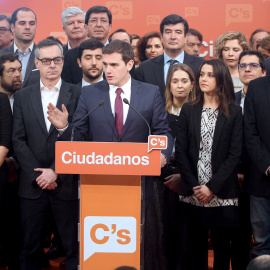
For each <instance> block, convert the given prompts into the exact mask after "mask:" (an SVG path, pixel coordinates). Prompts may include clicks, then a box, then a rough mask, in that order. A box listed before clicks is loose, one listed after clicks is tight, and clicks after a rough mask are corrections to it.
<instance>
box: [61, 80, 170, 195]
mask: <svg viewBox="0 0 270 270" xmlns="http://www.w3.org/2000/svg"><path fill="white" fill-rule="evenodd" d="M100 100H104V101H105V104H104V105H103V106H102V107H100V108H98V109H97V110H96V111H94V112H93V113H92V114H91V115H90V116H89V117H88V118H86V119H85V120H83V121H82V122H81V123H80V124H79V125H78V127H77V128H76V129H75V140H78V141H84V140H92V141H99V142H140V143H142V142H144V143H146V142H147V141H148V134H149V130H148V127H147V125H146V123H145V122H144V121H143V120H142V119H141V118H140V117H139V116H138V115H137V114H136V112H134V111H133V110H132V109H131V108H129V111H128V115H127V119H126V122H125V125H124V127H123V130H122V133H121V134H120V137H118V134H117V131H116V127H115V120H114V116H113V114H112V109H111V103H110V97H109V84H108V83H107V81H102V82H99V83H95V84H93V85H90V86H86V87H83V89H82V93H81V96H80V100H79V103H78V107H77V110H76V112H75V114H74V116H73V121H72V125H70V126H69V128H68V129H67V130H66V131H65V132H64V133H63V135H62V136H61V137H60V139H61V140H70V132H71V128H72V126H73V124H76V123H77V122H78V121H79V120H80V119H81V118H82V117H83V116H84V115H86V114H87V112H89V111H90V110H92V109H93V108H94V107H96V106H97V105H98V103H99V102H100ZM130 104H131V105H132V106H133V107H134V108H135V109H136V110H138V111H139V112H140V113H141V114H142V115H143V117H144V118H145V119H146V120H147V122H148V123H149V125H150V127H151V131H152V134H156V135H157V134H159V135H166V136H167V137H168V148H167V149H166V150H163V151H162V153H163V154H164V155H165V156H166V157H167V160H168V161H169V160H170V156H171V152H172V146H173V139H172V136H171V133H170V128H169V125H168V122H167V114H166V112H165V110H164V103H163V101H162V98H161V96H160V93H159V88H158V87H157V86H154V85H151V84H146V83H142V82H138V81H136V80H134V79H131V99H130ZM146 182H148V183H146V184H147V186H146V193H147V194H146V199H148V198H150V197H151V195H152V191H153V189H152V181H146ZM148 185H149V186H148ZM147 197H148V198H147Z"/></svg>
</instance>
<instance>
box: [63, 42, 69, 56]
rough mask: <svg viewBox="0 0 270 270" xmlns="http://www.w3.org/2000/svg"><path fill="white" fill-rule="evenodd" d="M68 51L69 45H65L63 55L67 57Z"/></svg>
mask: <svg viewBox="0 0 270 270" xmlns="http://www.w3.org/2000/svg"><path fill="white" fill-rule="evenodd" d="M67 51H68V45H67V44H66V45H64V46H63V54H64V55H65V53H66V52H67Z"/></svg>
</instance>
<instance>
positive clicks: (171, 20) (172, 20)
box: [160, 14, 189, 35]
mask: <svg viewBox="0 0 270 270" xmlns="http://www.w3.org/2000/svg"><path fill="white" fill-rule="evenodd" d="M177 23H183V24H184V32H185V35H186V34H187V32H188V29H189V27H188V22H187V20H185V19H183V18H182V17H181V16H179V15H177V14H171V15H168V16H166V17H165V18H164V19H163V20H162V22H161V23H160V33H161V34H162V35H163V30H164V25H167V24H177Z"/></svg>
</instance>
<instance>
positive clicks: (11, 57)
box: [0, 53, 22, 76]
mask: <svg viewBox="0 0 270 270" xmlns="http://www.w3.org/2000/svg"><path fill="white" fill-rule="evenodd" d="M16 60H18V61H19V62H20V63H21V61H20V60H19V55H16V54H14V53H3V54H0V76H2V75H3V71H4V68H5V66H4V64H5V63H6V62H14V61H16ZM21 64H22V63H21Z"/></svg>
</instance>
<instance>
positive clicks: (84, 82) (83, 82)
mask: <svg viewBox="0 0 270 270" xmlns="http://www.w3.org/2000/svg"><path fill="white" fill-rule="evenodd" d="M101 81H103V75H102V76H101V78H100V80H98V81H97V82H96V83H98V82H101ZM87 85H91V83H89V82H87V81H86V80H85V79H84V78H82V87H84V86H87Z"/></svg>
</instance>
